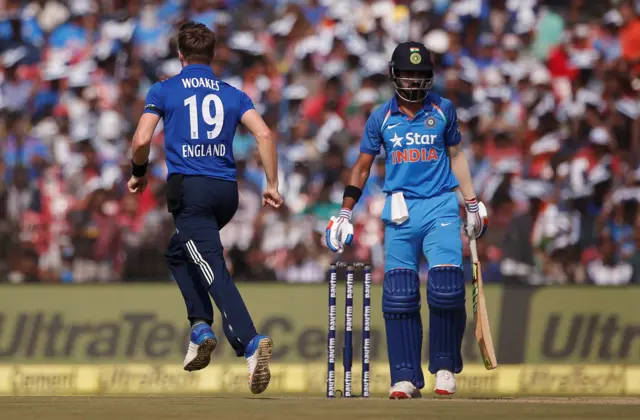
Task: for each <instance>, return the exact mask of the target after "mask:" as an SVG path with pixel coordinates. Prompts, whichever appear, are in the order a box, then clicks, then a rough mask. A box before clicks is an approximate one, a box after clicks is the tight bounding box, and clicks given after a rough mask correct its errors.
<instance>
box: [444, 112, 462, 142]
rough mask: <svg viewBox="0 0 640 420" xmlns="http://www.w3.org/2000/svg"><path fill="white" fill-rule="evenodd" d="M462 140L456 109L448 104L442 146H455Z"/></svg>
mask: <svg viewBox="0 0 640 420" xmlns="http://www.w3.org/2000/svg"><path fill="white" fill-rule="evenodd" d="M460 140H462V135H461V134H460V126H459V125H458V114H457V113H456V107H455V106H454V105H453V104H449V106H448V107H447V128H446V129H445V131H444V144H445V145H446V146H447V147H452V146H456V145H457V144H458V143H460Z"/></svg>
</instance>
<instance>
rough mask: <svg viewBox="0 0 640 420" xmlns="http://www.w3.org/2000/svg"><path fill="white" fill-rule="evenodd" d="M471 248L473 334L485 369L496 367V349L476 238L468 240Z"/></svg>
mask: <svg viewBox="0 0 640 420" xmlns="http://www.w3.org/2000/svg"><path fill="white" fill-rule="evenodd" d="M469 249H470V250H471V277H472V280H471V282H472V283H471V284H472V286H473V317H474V319H475V335H476V340H477V341H478V347H479V348H480V354H481V355H482V360H483V361H484V367H485V368H487V370H491V369H495V368H496V367H498V360H497V359H496V351H495V349H494V348H493V339H492V338H491V327H490V326H489V314H488V313H487V302H486V301H485V299H484V288H483V286H482V270H481V267H480V261H478V249H477V248H476V240H475V239H470V240H469Z"/></svg>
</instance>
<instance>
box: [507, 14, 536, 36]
mask: <svg viewBox="0 0 640 420" xmlns="http://www.w3.org/2000/svg"><path fill="white" fill-rule="evenodd" d="M535 24H536V17H535V16H534V15H533V14H519V15H518V20H517V21H516V24H515V25H514V27H513V31H514V32H515V33H516V34H518V35H524V34H527V33H529V32H531V31H532V30H533V28H534V27H535Z"/></svg>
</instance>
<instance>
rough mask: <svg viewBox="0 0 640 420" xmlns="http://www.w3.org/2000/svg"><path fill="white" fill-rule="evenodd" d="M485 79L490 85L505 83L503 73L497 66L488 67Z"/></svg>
mask: <svg viewBox="0 0 640 420" xmlns="http://www.w3.org/2000/svg"><path fill="white" fill-rule="evenodd" d="M484 81H485V83H486V84H487V85H489V86H501V85H502V84H504V78H503V77H502V73H500V70H498V69H497V68H495V67H488V68H487V69H486V70H485V71H484Z"/></svg>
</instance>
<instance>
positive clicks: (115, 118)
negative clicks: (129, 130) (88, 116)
mask: <svg viewBox="0 0 640 420" xmlns="http://www.w3.org/2000/svg"><path fill="white" fill-rule="evenodd" d="M122 123H123V121H122V118H121V117H120V114H119V113H118V112H117V111H113V110H107V111H103V112H102V113H101V114H100V119H99V120H98V127H97V129H98V133H97V134H98V137H100V138H102V139H104V140H115V139H117V138H118V137H120V135H121V134H122Z"/></svg>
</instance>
